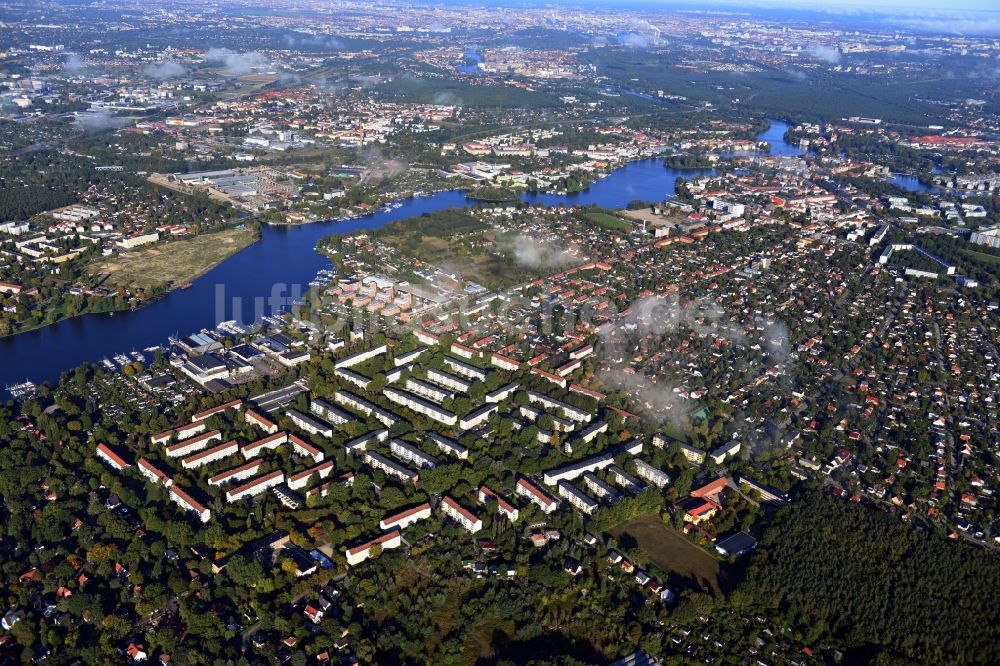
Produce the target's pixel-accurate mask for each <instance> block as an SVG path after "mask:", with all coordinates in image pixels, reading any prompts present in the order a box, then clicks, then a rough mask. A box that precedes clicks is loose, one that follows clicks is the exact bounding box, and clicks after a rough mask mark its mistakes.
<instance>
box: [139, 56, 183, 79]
mask: <svg viewBox="0 0 1000 666" xmlns="http://www.w3.org/2000/svg"><path fill="white" fill-rule="evenodd" d="M142 73H143V74H145V75H146V76H147V77H149V78H151V79H156V80H157V81H168V80H170V79H176V78H180V77H182V76H184V75H185V74H187V70H186V69H184V66H183V65H181V64H179V63H176V62H172V61H165V62H157V63H150V64H149V65H146V66H145V67H144V68H143V70H142Z"/></svg>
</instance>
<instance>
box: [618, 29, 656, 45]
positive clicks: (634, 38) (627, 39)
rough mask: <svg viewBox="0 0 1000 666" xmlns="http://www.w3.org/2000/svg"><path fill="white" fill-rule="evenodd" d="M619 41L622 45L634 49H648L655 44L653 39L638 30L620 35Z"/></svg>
mask: <svg viewBox="0 0 1000 666" xmlns="http://www.w3.org/2000/svg"><path fill="white" fill-rule="evenodd" d="M618 41H619V42H620V43H621V45H622V46H627V47H629V48H632V49H648V48H650V47H651V46H653V40H652V39H650V38H649V37H647V36H645V35H640V34H639V33H637V32H629V33H626V34H624V35H620V36H619V37H618Z"/></svg>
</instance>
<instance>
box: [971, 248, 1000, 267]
mask: <svg viewBox="0 0 1000 666" xmlns="http://www.w3.org/2000/svg"><path fill="white" fill-rule="evenodd" d="M964 252H965V254H967V255H969V256H970V257H973V258H974V259H978V260H979V261H985V262H987V263H991V264H997V265H1000V257H998V256H996V255H995V254H987V253H986V252H976V251H975V250H965V251H964Z"/></svg>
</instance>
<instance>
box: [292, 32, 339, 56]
mask: <svg viewBox="0 0 1000 666" xmlns="http://www.w3.org/2000/svg"><path fill="white" fill-rule="evenodd" d="M281 40H282V41H283V42H284V43H285V44H286V45H287V46H288V48H290V49H294V50H301V49H323V50H327V51H341V50H343V48H344V42H342V41H340V40H339V39H338V38H336V37H334V36H333V35H310V34H306V33H300V32H291V33H288V34H285V35H283V36H282V38H281Z"/></svg>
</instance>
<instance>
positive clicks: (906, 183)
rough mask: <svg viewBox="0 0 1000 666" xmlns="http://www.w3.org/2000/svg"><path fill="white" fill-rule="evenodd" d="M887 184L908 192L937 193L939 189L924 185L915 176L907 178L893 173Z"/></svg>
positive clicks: (905, 175)
mask: <svg viewBox="0 0 1000 666" xmlns="http://www.w3.org/2000/svg"><path fill="white" fill-rule="evenodd" d="M888 182H890V183H892V184H893V185H895V186H897V187H902V188H903V189H904V190H909V191H910V192H939V191H940V189H939V188H937V187H933V186H931V185H924V184H923V183H921V182H920V179H919V178H917V177H916V176H909V175H907V174H905V173H894V174H892V175H891V176H890V177H889V179H888Z"/></svg>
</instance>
